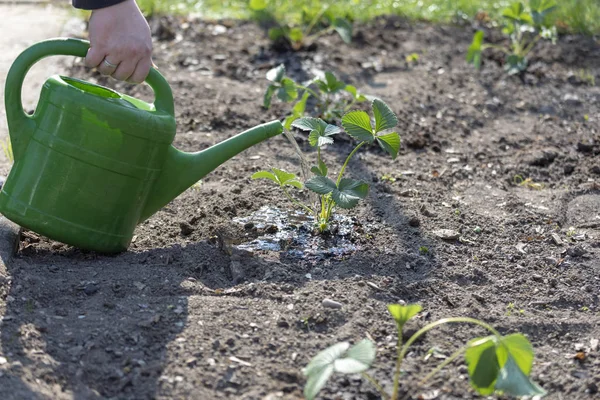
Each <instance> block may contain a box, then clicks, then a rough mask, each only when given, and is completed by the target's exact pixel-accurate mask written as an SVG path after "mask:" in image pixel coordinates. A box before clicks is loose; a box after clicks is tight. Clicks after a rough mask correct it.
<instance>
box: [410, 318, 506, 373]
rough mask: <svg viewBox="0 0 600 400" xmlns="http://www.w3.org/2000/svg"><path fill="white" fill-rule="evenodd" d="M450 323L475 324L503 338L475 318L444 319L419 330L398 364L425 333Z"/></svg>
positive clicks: (412, 337) (411, 339)
mask: <svg viewBox="0 0 600 400" xmlns="http://www.w3.org/2000/svg"><path fill="white" fill-rule="evenodd" d="M448 323H468V324H475V325H479V326H481V327H482V328H485V329H487V330H488V331H490V332H491V333H492V334H493V335H494V336H496V337H497V338H498V339H500V338H501V337H502V336H501V335H500V333H499V332H498V331H497V330H496V329H494V328H493V327H492V326H490V325H488V324H486V323H485V322H483V321H480V320H478V319H475V318H469V317H454V318H443V319H440V320H439V321H435V322H432V323H430V324H429V325H425V326H424V327H423V328H421V329H419V330H418V331H417V332H416V333H415V334H414V335H412V336H411V337H410V339H408V341H407V342H406V344H405V345H404V347H403V348H402V352H401V353H400V355H399V356H398V358H399V359H400V360H399V361H398V364H399V365H401V364H402V361H403V360H404V357H406V353H408V348H409V347H410V345H411V344H413V343H414V342H415V341H416V340H417V339H418V338H419V337H420V336H421V335H423V334H424V333H426V332H428V331H430V330H432V329H433V328H435V327H437V326H440V325H443V324H448Z"/></svg>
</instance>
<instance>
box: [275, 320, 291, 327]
mask: <svg viewBox="0 0 600 400" xmlns="http://www.w3.org/2000/svg"><path fill="white" fill-rule="evenodd" d="M277 326H278V327H280V328H284V329H287V328H289V327H290V323H289V322H287V320H286V319H285V318H283V317H281V318H279V320H278V321H277Z"/></svg>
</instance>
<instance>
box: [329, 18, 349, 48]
mask: <svg viewBox="0 0 600 400" xmlns="http://www.w3.org/2000/svg"><path fill="white" fill-rule="evenodd" d="M332 25H333V27H334V29H335V31H336V32H337V33H338V34H339V35H340V37H341V38H342V40H343V41H344V42H346V43H351V42H352V24H351V23H350V22H349V21H348V20H347V19H344V18H336V19H334V20H333V22H332Z"/></svg>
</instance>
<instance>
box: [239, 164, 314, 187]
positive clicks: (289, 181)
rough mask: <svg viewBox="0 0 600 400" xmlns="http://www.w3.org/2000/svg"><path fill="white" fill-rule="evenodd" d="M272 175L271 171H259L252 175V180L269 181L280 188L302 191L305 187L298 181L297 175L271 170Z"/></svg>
mask: <svg viewBox="0 0 600 400" xmlns="http://www.w3.org/2000/svg"><path fill="white" fill-rule="evenodd" d="M271 170H272V171H273V172H272V173H271V172H269V171H258V172H256V173H254V174H252V177H251V178H252V179H269V180H272V181H273V182H275V183H277V184H278V185H279V186H281V187H284V186H294V187H296V188H298V189H302V188H303V187H304V186H303V185H302V182H300V181H299V180H298V178H297V177H296V175H294V174H292V173H290V172H287V171H284V170H282V169H277V168H271Z"/></svg>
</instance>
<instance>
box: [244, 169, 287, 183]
mask: <svg viewBox="0 0 600 400" xmlns="http://www.w3.org/2000/svg"><path fill="white" fill-rule="evenodd" d="M251 178H252V179H270V180H272V181H273V182H275V183H277V184H278V185H280V186H281V184H280V183H279V180H278V179H277V177H276V176H275V174H273V173H271V172H269V171H258V172H255V173H254V174H252V176H251Z"/></svg>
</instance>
